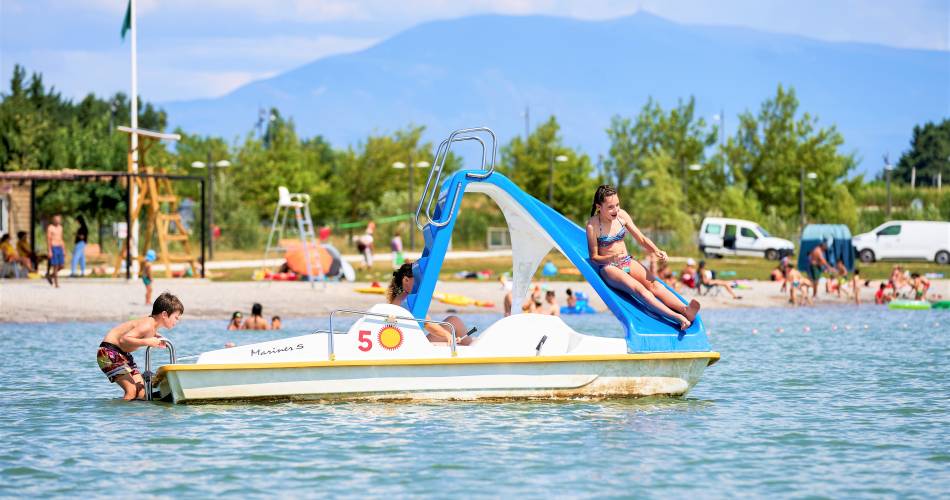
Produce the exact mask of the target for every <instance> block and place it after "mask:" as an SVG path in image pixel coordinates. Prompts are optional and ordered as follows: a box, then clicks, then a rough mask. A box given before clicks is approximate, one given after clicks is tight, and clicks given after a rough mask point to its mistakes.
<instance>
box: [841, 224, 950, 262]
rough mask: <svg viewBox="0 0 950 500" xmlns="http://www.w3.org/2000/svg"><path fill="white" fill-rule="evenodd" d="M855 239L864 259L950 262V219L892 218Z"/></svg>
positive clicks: (852, 240)
mask: <svg viewBox="0 0 950 500" xmlns="http://www.w3.org/2000/svg"><path fill="white" fill-rule="evenodd" d="M851 242H852V243H853V244H854V248H855V250H857V251H858V257H859V258H860V259H861V262H874V261H876V260H884V259H900V260H932V261H934V262H936V263H938V264H950V222H933V221H923V220H892V221H890V222H885V223H884V224H881V225H880V226H878V227H876V228H874V230H873V231H871V232H869V233H864V234H859V235H857V236H855V237H854V238H852V239H851Z"/></svg>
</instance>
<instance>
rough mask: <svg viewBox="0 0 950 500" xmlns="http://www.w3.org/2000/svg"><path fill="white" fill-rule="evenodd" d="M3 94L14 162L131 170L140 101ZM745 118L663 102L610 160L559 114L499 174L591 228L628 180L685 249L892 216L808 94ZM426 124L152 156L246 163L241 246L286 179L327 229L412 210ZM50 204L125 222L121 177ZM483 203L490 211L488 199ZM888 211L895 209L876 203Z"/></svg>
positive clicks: (906, 157) (908, 159) (781, 93)
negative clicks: (568, 137)
mask: <svg viewBox="0 0 950 500" xmlns="http://www.w3.org/2000/svg"><path fill="white" fill-rule="evenodd" d="M0 97H2V100H0V170H3V171H11V170H28V169H61V168H79V169H88V170H113V171H123V170H125V169H126V168H127V165H126V152H127V149H126V148H127V145H128V142H127V141H128V138H127V135H126V134H120V133H117V132H116V131H115V127H116V126H117V125H119V124H125V123H127V120H128V116H129V100H128V96H126V95H125V94H122V93H116V94H115V95H113V96H111V97H109V98H100V97H96V96H95V95H92V94H90V95H88V96H86V97H85V98H83V99H82V100H80V101H78V102H73V101H71V100H69V99H65V98H63V97H62V95H61V94H59V93H58V92H57V91H56V90H55V89H54V88H52V87H50V88H47V87H46V85H45V84H44V83H43V80H42V76H41V75H39V74H36V73H34V74H32V75H30V76H29V77H28V76H27V73H26V70H25V69H24V68H22V67H21V66H16V67H15V69H14V72H13V76H12V78H11V82H10V89H9V91H8V92H4V93H2V94H0ZM139 109H140V116H139V123H140V126H141V127H142V128H147V129H152V130H164V129H165V128H166V127H167V123H168V117H167V115H166V114H165V112H164V111H163V110H161V109H159V108H157V107H156V106H154V105H152V104H150V103H141V104H140V106H139ZM738 121H739V126H738V127H737V129H736V131H735V132H734V133H733V134H732V135H729V136H725V134H722V133H721V132H722V131H721V130H720V128H719V127H720V125H719V123H716V122H711V121H709V120H707V119H706V118H705V117H703V116H700V115H699V114H697V112H696V103H695V99H694V98H692V97H690V98H688V99H684V100H681V101H679V102H677V103H676V105H675V106H672V107H671V108H664V107H663V106H662V105H661V104H660V103H658V102H656V101H654V100H653V99H649V100H648V101H647V102H646V103H645V104H644V106H643V107H642V108H641V109H640V111H639V112H638V113H637V114H636V115H635V116H620V115H617V116H614V117H613V118H612V119H611V121H610V123H609V125H608V127H607V129H606V130H605V133H606V134H607V137H608V139H609V141H610V148H609V150H608V151H607V153H606V154H605V155H603V156H598V157H597V158H596V159H595V158H592V157H591V156H590V155H588V154H586V153H584V152H583V151H581V150H580V149H578V148H576V147H572V146H571V145H569V144H567V143H566V142H565V140H564V137H563V135H562V133H561V127H560V124H559V123H558V121H557V119H556V117H554V116H551V117H549V118H548V119H547V120H545V121H543V122H542V123H540V124H539V125H538V126H537V127H536V128H535V129H534V130H533V131H530V133H529V134H528V135H527V136H526V137H521V136H519V137H514V138H512V139H511V140H510V141H509V142H508V143H506V144H504V145H502V147H501V154H500V162H499V165H498V166H497V170H498V171H500V172H502V173H504V174H505V175H507V176H509V177H510V178H511V179H512V180H513V181H514V182H515V183H516V184H518V185H519V186H521V187H522V188H523V189H525V191H527V192H528V193H530V194H531V195H533V196H535V197H537V198H538V199H540V200H542V201H545V202H549V203H550V205H551V206H552V207H553V208H555V209H556V210H558V211H560V212H562V213H564V214H565V215H567V216H569V217H570V218H572V219H574V220H575V221H577V222H579V223H580V222H583V221H584V220H586V218H587V216H588V215H589V212H590V205H591V198H592V195H593V192H594V189H595V188H596V186H597V185H599V184H603V183H609V184H612V185H614V186H615V187H617V189H618V191H619V193H620V196H621V200H622V204H623V206H624V207H625V208H626V209H627V210H628V211H629V212H630V213H631V214H632V215H633V217H634V218H635V221H636V222H637V223H638V225H640V226H641V227H643V228H645V229H646V230H647V231H649V232H651V234H655V235H659V237H661V238H662V239H663V240H664V241H663V243H664V244H666V245H668V246H671V247H673V248H687V247H690V246H691V242H692V238H693V235H694V232H695V229H696V227H698V223H699V222H700V221H701V219H702V218H703V217H705V216H707V215H724V216H730V217H739V218H748V219H753V220H757V221H759V222H760V223H761V224H762V225H763V226H764V227H766V228H767V229H769V230H771V231H773V232H775V233H777V234H781V235H786V236H793V235H794V234H795V233H796V232H797V231H798V230H799V223H800V220H799V219H800V213H799V212H800V204H799V202H800V200H799V196H800V192H802V191H803V192H804V198H805V209H806V214H805V216H806V221H807V222H823V223H843V224H847V225H849V226H850V227H851V228H852V231H857V230H866V229H869V228H867V227H864V226H866V225H868V224H871V223H873V222H874V221H875V220H877V219H880V218H881V217H880V214H877V213H876V212H875V213H874V214H872V215H873V216H868V215H867V214H865V213H864V212H866V211H867V210H866V209H867V208H868V207H867V205H868V204H870V202H869V201H867V200H865V197H866V195H865V193H867V196H870V197H871V198H873V199H874V200H877V198H875V197H876V196H877V193H879V191H880V186H881V185H882V182H883V180H882V178H876V179H871V180H865V179H864V177H863V176H861V175H858V176H852V175H851V174H852V172H853V170H854V168H855V165H856V163H857V160H856V158H855V155H854V153H849V152H844V149H845V147H846V146H845V139H844V137H843V136H842V135H841V133H840V132H839V131H838V130H837V129H836V128H835V127H834V125H829V124H824V123H821V122H820V120H819V119H818V118H817V117H816V116H815V115H813V114H811V113H809V112H806V111H802V110H801V109H800V105H799V102H798V99H797V97H796V95H795V91H794V89H793V88H786V87H784V86H782V85H779V86H777V89H776V92H775V94H774V95H773V96H772V97H770V98H768V99H766V100H765V101H764V102H763V103H762V104H761V105H760V107H759V109H758V110H756V111H746V112H743V113H742V114H740V115H739V116H738ZM424 131H425V129H424V127H422V126H408V127H406V128H404V129H402V130H397V131H395V132H393V133H391V134H375V135H370V136H368V137H367V138H366V139H364V140H362V141H360V142H359V143H357V144H355V145H350V146H347V147H345V148H340V147H335V146H334V145H332V144H330V143H329V142H328V141H327V140H325V139H324V138H323V137H322V136H319V135H316V136H313V137H301V136H300V135H299V134H298V133H297V130H296V127H295V125H294V121H293V119H292V118H289V117H285V116H283V115H282V114H281V112H280V110H278V109H271V110H270V119H269V120H267V126H266V127H265V128H264V129H262V130H261V131H260V133H256V131H254V130H251V131H249V132H248V133H247V134H246V135H245V136H244V137H243V138H242V139H240V140H236V141H234V142H233V143H229V142H228V141H227V140H225V139H224V138H221V137H214V136H202V135H196V134H189V133H187V132H186V131H182V130H175V132H176V133H179V134H181V136H182V139H181V140H180V141H178V142H177V143H174V144H163V145H162V146H161V147H159V148H158V150H157V151H156V150H155V149H154V148H153V150H152V152H150V155H153V156H152V161H151V163H153V164H156V165H158V166H161V167H162V168H164V169H165V171H166V172H168V173H174V174H191V175H204V174H205V172H204V171H197V170H195V169H192V168H190V165H191V163H192V162H194V161H207V159H208V158H209V157H210V158H211V159H212V160H213V161H217V160H220V159H228V160H230V161H231V163H232V166H231V167H230V168H228V169H215V170H214V172H213V174H214V175H215V183H214V194H213V195H214V203H215V221H216V223H218V224H219V225H221V226H222V227H223V228H224V230H225V231H224V234H225V237H226V239H227V240H228V241H229V243H230V244H231V245H232V246H235V247H254V246H256V245H259V244H260V239H261V234H262V230H261V227H262V225H263V224H265V223H266V222H267V221H269V219H270V217H271V216H272V214H273V209H274V204H275V202H276V191H277V186H281V185H282V186H286V187H288V188H289V189H290V190H291V191H292V192H305V193H309V194H310V195H311V199H312V205H311V209H312V212H313V216H314V220H315V222H316V223H317V224H330V225H339V224H341V223H344V222H350V221H366V220H370V219H373V218H380V217H385V216H390V215H395V214H399V213H406V212H407V211H409V210H410V207H411V206H412V204H413V203H414V202H411V201H410V199H409V196H408V178H407V176H408V175H413V176H414V177H413V181H414V182H413V183H414V185H415V189H414V191H415V193H414V195H415V196H418V195H419V194H420V191H421V188H422V185H423V184H424V183H425V178H426V176H428V171H427V170H426V169H421V168H420V169H404V170H395V169H393V168H392V165H393V163H395V162H397V161H399V162H403V163H407V162H409V161H410V159H411V161H413V162H418V161H421V160H426V161H428V162H430V163H431V162H432V155H433V153H434V147H433V146H434V145H433V144H432V143H430V142H427V141H424V140H423V139H422V136H423V132H424ZM720 137H721V138H722V139H723V140H717V139H719V138H720ZM462 166H463V161H462V159H461V158H459V157H457V156H450V158H449V159H448V161H447V168H448V169H449V170H450V171H451V170H455V169H458V168H461V167H462ZM912 167H916V174H915V175H916V180H917V183H918V184H922V183H927V184H930V183H933V179H934V177H935V176H936V174H937V172H941V171H943V172H948V173H950V119H948V120H944V121H943V122H942V123H940V124H925V125H923V126H922V127H916V128H915V129H914V132H913V139H912V140H911V144H910V148H909V149H908V151H906V152H905V153H904V154H903V155H902V157H901V158H900V160H899V161H898V163H897V169H896V170H895V172H894V175H893V179H892V181H893V182H894V183H895V190H897V189H898V188H897V187H896V186H897V185H898V184H905V183H907V182H909V181H910V178H909V174H907V171H908V170H909V169H910V168H912ZM803 174H813V175H803ZM905 174H906V175H905ZM803 182H804V189H802V187H803V185H802V184H803ZM176 187H177V189H178V192H179V194H180V195H181V196H185V197H192V198H194V199H198V198H199V193H198V185H197V184H193V183H192V184H189V183H179V184H178V185H177V186H176ZM549 198H550V201H549ZM924 198H925V199H924V203H923V209H922V212H923V213H922V214H921V215H920V217H924V216H927V217H933V216H937V217H940V218H942V219H944V220H947V219H950V202H948V201H947V198H948V197H947V196H943V195H942V194H941V195H936V196H929V197H928V196H925V197H924ZM473 203H474V202H473ZM38 204H39V209H40V212H41V214H51V213H54V212H63V213H77V212H82V213H86V214H88V215H89V216H91V217H92V218H93V219H94V220H95V218H96V217H99V218H102V217H105V216H107V215H108V214H109V213H113V214H115V218H116V219H120V218H121V217H122V214H124V212H125V205H124V204H125V199H124V187H123V186H121V185H119V183H117V182H116V183H56V182H47V183H42V184H41V185H40V186H39V189H38ZM475 206H478V207H480V208H479V210H482V208H481V207H483V204H478V203H475ZM874 207H878V208H879V205H877V204H876V201H875V204H874ZM467 212H468V211H467ZM871 212H874V210H871ZM104 214H105V215H104ZM910 215H913V214H910ZM473 220H476V221H478V222H477V223H476V224H475V226H478V227H476V228H474V229H472V228H470V229H469V230H467V231H463V232H464V233H467V234H468V235H469V236H467V237H466V238H470V239H472V240H473V241H474V240H479V239H482V240H483V239H484V230H483V228H484V226H487V225H492V224H498V223H500V222H502V221H501V220H500V217H498V215H497V214H481V215H479V216H476V217H474V219H473ZM463 239H464V238H463ZM456 241H457V244H458V241H460V240H456Z"/></svg>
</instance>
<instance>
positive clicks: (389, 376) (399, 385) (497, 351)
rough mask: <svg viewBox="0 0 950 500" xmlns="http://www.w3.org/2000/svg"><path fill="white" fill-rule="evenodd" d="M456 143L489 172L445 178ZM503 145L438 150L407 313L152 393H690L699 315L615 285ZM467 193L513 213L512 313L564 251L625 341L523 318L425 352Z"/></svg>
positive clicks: (376, 314) (175, 375) (367, 318)
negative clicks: (503, 153)
mask: <svg viewBox="0 0 950 500" xmlns="http://www.w3.org/2000/svg"><path fill="white" fill-rule="evenodd" d="M453 143H470V144H471V143H477V144H479V145H481V148H482V165H481V169H470V170H459V171H456V172H454V173H452V174H450V175H449V177H448V178H447V179H445V181H444V182H442V180H443V179H442V174H443V171H444V166H445V160H446V158H448V154H449V149H450V148H451V146H452V144H453ZM496 150H497V141H496V140H495V134H494V132H492V131H491V130H490V129H487V128H483V127H481V128H473V129H463V130H457V131H455V132H452V134H451V135H449V137H448V139H446V140H444V141H443V142H442V144H441V145H440V146H439V148H438V149H437V151H436V155H435V160H434V161H433V167H432V169H430V171H429V178H428V180H427V181H426V184H425V188H424V189H423V193H422V195H421V197H420V199H419V204H418V205H417V207H416V213H415V223H416V226H417V228H418V229H419V230H420V231H422V234H423V237H424V241H425V246H424V250H423V253H422V256H421V257H420V258H419V259H418V260H417V261H415V262H414V263H413V270H412V271H413V276H414V278H415V279H414V285H413V289H412V291H411V292H410V293H409V295H408V296H407V297H406V300H405V305H406V308H403V307H400V306H395V305H389V304H379V305H376V306H374V307H373V308H372V309H371V310H370V311H365V312H361V311H342V310H341V311H334V313H333V314H331V315H330V330H329V331H326V332H315V333H313V334H310V335H304V336H300V337H294V338H288V339H283V340H275V341H270V342H261V343H258V344H252V345H246V346H241V347H234V348H230V349H223V350H217V351H210V352H206V353H204V354H201V355H200V357H199V358H198V360H197V363H195V364H193V365H192V364H178V363H175V362H174V360H172V363H171V364H170V365H166V366H163V367H161V368H160V369H159V370H158V373H157V374H155V376H154V377H152V376H151V373H150V370H149V369H148V366H146V374H147V375H149V378H148V380H147V383H148V384H149V385H148V389H149V390H148V391H147V393H148V394H152V391H151V388H152V386H153V385H152V384H153V383H154V384H157V386H158V387H159V390H160V396H161V397H162V398H163V399H169V400H171V401H174V402H176V403H184V402H191V401H217V400H228V399H231V400H241V399H316V400H323V399H373V400H378V399H384V400H385V399H396V400H399V399H408V400H413V399H428V400H452V399H459V400H474V399H518V398H553V399H558V398H586V397H593V398H603V397H615V396H656V395H663V396H682V395H685V394H686V393H687V392H688V391H689V390H690V389H691V388H692V387H693V386H694V385H696V383H697V382H698V381H699V378H700V376H701V375H702V374H703V370H704V369H705V368H706V367H707V366H709V365H710V364H712V363H714V362H716V361H717V360H718V359H719V353H717V352H713V351H712V350H711V348H710V344H709V340H708V337H707V335H706V329H705V326H704V324H703V321H702V319H701V318H700V316H696V318H695V320H694V321H693V324H692V325H691V326H690V327H689V328H687V329H686V330H683V331H680V330H679V329H678V326H677V325H675V324H671V322H670V321H669V320H668V319H664V318H662V317H660V316H658V315H657V314H656V313H655V312H653V311H652V310H651V309H650V308H649V307H648V306H647V305H646V304H644V303H641V302H640V301H639V300H638V299H637V298H635V297H633V296H632V295H630V294H629V293H628V292H625V291H623V290H616V289H614V288H612V287H611V286H610V285H609V284H608V283H606V282H605V281H604V280H603V277H602V276H601V275H600V272H599V268H598V267H597V266H596V265H595V264H594V263H593V262H591V261H590V259H589V258H588V257H589V254H588V249H587V240H586V233H585V231H584V229H582V228H581V227H580V226H578V225H577V224H576V223H574V222H573V221H571V220H570V219H568V218H567V217H565V216H564V215H563V214H560V213H558V212H557V211H555V210H554V209H553V208H551V207H549V206H547V205H546V204H544V203H543V202H541V201H540V200H538V199H537V198H534V197H532V196H530V195H529V194H527V193H525V192H524V191H523V190H522V189H521V188H519V187H518V186H516V185H515V184H514V183H512V182H511V180H509V179H508V178H507V177H505V176H504V175H502V174H500V173H498V172H495V171H494V165H495V162H494V161H495V152H496ZM487 159H490V160H491V163H490V164H486V160H487ZM437 187H438V189H437ZM430 188H431V189H430ZM466 193H480V194H482V195H485V196H488V197H489V198H491V199H492V200H493V201H494V202H495V203H497V205H498V207H499V208H500V209H501V211H502V213H503V215H504V216H505V220H506V222H507V224H508V228H509V233H510V236H511V250H512V270H513V273H512V274H513V276H512V278H513V279H512V282H513V286H512V310H513V311H520V305H521V302H522V301H523V300H524V298H525V297H526V296H527V293H528V288H529V286H530V284H531V279H532V276H533V275H534V273H535V271H536V270H537V269H538V267H539V265H540V263H541V261H542V259H543V258H544V257H545V256H546V255H547V254H548V253H549V252H550V251H551V250H552V249H556V250H558V251H560V252H561V254H562V255H564V256H565V257H566V258H567V259H568V260H569V261H570V262H571V263H572V264H573V265H574V266H575V267H576V268H577V270H578V271H579V273H580V274H581V275H582V276H583V277H584V279H585V280H586V282H587V286H590V287H591V288H592V289H593V290H594V293H597V295H598V296H599V297H600V298H601V299H602V300H603V302H604V304H605V305H606V306H607V308H608V309H609V310H610V311H611V312H612V313H613V314H614V316H615V317H616V318H617V320H618V321H619V322H620V324H621V326H622V327H623V329H624V331H625V337H624V338H607V337H601V336H593V335H585V334H582V333H579V332H577V331H574V330H573V329H572V328H571V327H569V326H568V325H567V324H566V323H564V322H563V321H562V320H561V319H560V318H558V317H553V316H545V315H538V314H515V315H513V316H509V317H506V318H503V319H501V320H499V321H497V322H495V323H494V324H492V325H491V326H489V327H488V328H487V329H486V330H485V331H484V332H483V333H482V334H481V335H480V336H478V337H477V338H476V339H475V341H474V342H473V343H472V344H471V345H468V346H456V345H455V342H454V337H453V341H452V343H451V344H449V345H435V344H432V343H430V342H429V341H428V340H427V339H426V337H425V335H424V334H423V331H424V326H423V324H424V323H425V322H426V320H422V319H418V318H425V317H427V314H428V310H429V305H430V303H431V301H432V299H433V296H434V294H435V286H436V282H437V281H438V280H439V272H440V270H441V267H442V263H443V261H444V258H445V254H446V252H447V251H448V248H449V243H450V240H451V236H452V231H453V228H454V226H455V222H456V220H457V218H458V216H459V214H460V213H461V202H462V197H463V196H464V195H465V194H466ZM433 207H434V208H433ZM660 284H662V283H661V282H660ZM662 285H663V286H666V285H665V284H662ZM667 288H669V287H667ZM670 292H671V293H673V294H675V295H677V294H676V292H675V291H673V290H670ZM677 297H678V298H679V300H681V301H682V302H683V303H684V304H686V300H685V299H684V298H683V297H680V296H678V295H677ZM343 314H356V315H358V319H356V321H355V323H354V324H353V325H352V326H351V327H349V328H348V329H347V330H346V331H345V332H344V331H340V332H338V331H336V330H335V327H334V325H335V324H339V323H338V322H335V321H334V319H335V317H337V316H339V315H343ZM170 354H172V356H173V353H171V352H170ZM146 358H147V359H148V351H146ZM147 364H148V363H146V365H147Z"/></svg>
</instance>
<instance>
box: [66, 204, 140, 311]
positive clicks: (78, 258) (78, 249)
mask: <svg viewBox="0 0 950 500" xmlns="http://www.w3.org/2000/svg"><path fill="white" fill-rule="evenodd" d="M76 222H78V223H79V229H77V230H76V239H75V240H74V242H73V243H74V244H75V246H73V258H72V261H71V264H70V266H69V275H70V276H76V264H77V263H78V264H79V276H84V275H85V274H86V240H88V239H89V227H88V226H86V219H85V218H83V216H82V214H80V215H77V216H76ZM148 304H151V302H148Z"/></svg>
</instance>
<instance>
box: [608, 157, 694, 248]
mask: <svg viewBox="0 0 950 500" xmlns="http://www.w3.org/2000/svg"><path fill="white" fill-rule="evenodd" d="M676 168H677V160H676V159H674V158H673V157H672V156H670V154H669V153H667V152H666V151H659V152H656V153H654V154H652V155H650V156H648V157H647V158H645V159H644V160H643V161H642V163H641V177H642V184H643V187H644V188H645V189H642V190H640V192H639V194H638V195H637V196H636V197H634V198H632V199H629V198H628V199H626V200H625V199H624V198H621V206H622V207H624V206H625V207H627V209H626V210H627V212H628V213H630V215H631V217H633V218H634V223H636V224H637V225H638V226H639V227H641V228H642V229H643V230H645V232H646V233H648V234H649V235H651V239H654V241H655V242H656V243H657V244H662V245H667V246H670V247H675V248H683V247H684V246H686V245H687V244H688V243H689V242H690V241H691V238H692V234H693V231H694V227H693V221H692V220H691V219H690V217H689V215H687V214H686V212H685V211H683V210H682V209H681V207H682V206H683V202H684V198H685V196H684V193H683V192H682V191H680V190H678V189H669V188H668V187H669V186H675V185H676V181H675V180H674V178H675V177H674V174H673V171H674V169H676Z"/></svg>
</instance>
